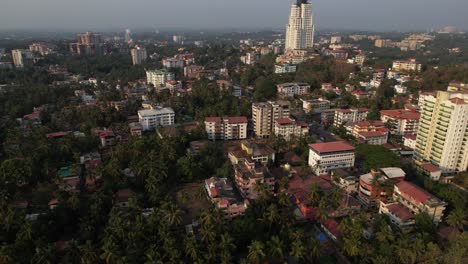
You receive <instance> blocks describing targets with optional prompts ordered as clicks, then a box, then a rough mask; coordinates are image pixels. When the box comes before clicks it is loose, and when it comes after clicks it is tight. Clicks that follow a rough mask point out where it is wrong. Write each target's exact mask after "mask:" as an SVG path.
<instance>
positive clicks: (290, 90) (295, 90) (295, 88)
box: [276, 83, 310, 97]
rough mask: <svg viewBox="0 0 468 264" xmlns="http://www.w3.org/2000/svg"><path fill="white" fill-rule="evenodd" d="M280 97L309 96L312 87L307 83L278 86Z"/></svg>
mask: <svg viewBox="0 0 468 264" xmlns="http://www.w3.org/2000/svg"><path fill="white" fill-rule="evenodd" d="M276 87H277V88H278V95H280V96H283V97H293V96H295V95H304V94H308V93H309V91H310V85H309V84H307V83H282V84H278V85H277V86H276Z"/></svg>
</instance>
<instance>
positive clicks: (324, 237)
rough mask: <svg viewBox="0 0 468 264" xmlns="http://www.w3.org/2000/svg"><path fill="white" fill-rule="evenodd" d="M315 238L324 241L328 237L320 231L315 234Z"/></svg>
mask: <svg viewBox="0 0 468 264" xmlns="http://www.w3.org/2000/svg"><path fill="white" fill-rule="evenodd" d="M317 238H318V240H319V241H320V243H325V242H327V241H328V237H327V236H326V235H325V234H324V233H322V232H320V233H318V234H317Z"/></svg>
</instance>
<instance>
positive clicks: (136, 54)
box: [130, 46, 148, 65]
mask: <svg viewBox="0 0 468 264" xmlns="http://www.w3.org/2000/svg"><path fill="white" fill-rule="evenodd" d="M130 53H131V55H132V62H133V65H138V64H141V63H142V62H143V61H145V60H146V59H147V58H148V54H147V53H146V49H145V48H144V47H140V46H135V47H134V48H133V49H132V50H131V51H130Z"/></svg>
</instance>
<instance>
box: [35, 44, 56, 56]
mask: <svg viewBox="0 0 468 264" xmlns="http://www.w3.org/2000/svg"><path fill="white" fill-rule="evenodd" d="M55 48H56V46H55V45H53V44H50V43H45V42H36V43H33V44H31V45H29V51H31V52H36V53H39V54H40V55H42V56H46V55H49V54H51V53H53V52H54V49H55Z"/></svg>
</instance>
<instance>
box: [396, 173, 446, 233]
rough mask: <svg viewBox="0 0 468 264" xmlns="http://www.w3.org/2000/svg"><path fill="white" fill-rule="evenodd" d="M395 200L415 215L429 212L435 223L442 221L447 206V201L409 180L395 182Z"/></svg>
mask: <svg viewBox="0 0 468 264" xmlns="http://www.w3.org/2000/svg"><path fill="white" fill-rule="evenodd" d="M393 200H394V201H396V202H397V203H399V204H401V205H402V206H404V207H405V208H407V209H408V210H410V211H411V213H413V214H414V215H417V214H420V213H422V212H425V213H427V214H428V215H429V217H430V218H431V219H432V221H433V222H434V223H435V224H439V223H440V222H441V221H442V217H443V216H444V210H445V207H446V206H447V203H446V202H444V201H442V200H440V199H439V198H437V197H436V196H434V195H432V194H430V193H428V192H427V191H426V190H424V189H422V188H421V187H419V186H417V185H415V184H413V183H410V182H407V181H401V182H398V183H396V184H395V187H394V191H393Z"/></svg>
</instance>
